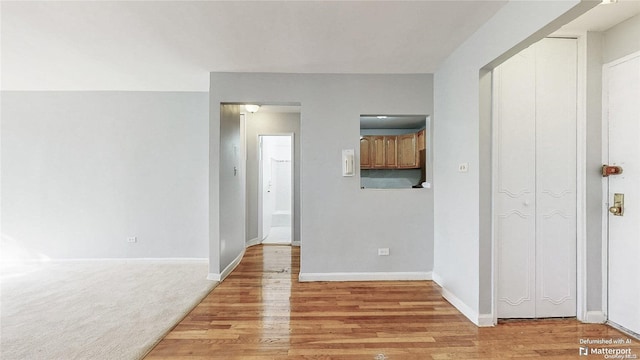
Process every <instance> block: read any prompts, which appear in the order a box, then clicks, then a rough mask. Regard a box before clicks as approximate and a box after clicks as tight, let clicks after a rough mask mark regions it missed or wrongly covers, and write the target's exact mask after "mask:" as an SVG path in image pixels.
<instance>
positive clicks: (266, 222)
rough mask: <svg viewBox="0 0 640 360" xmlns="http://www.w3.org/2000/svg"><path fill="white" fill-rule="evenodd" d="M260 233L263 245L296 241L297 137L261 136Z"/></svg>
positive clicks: (282, 135)
mask: <svg viewBox="0 0 640 360" xmlns="http://www.w3.org/2000/svg"><path fill="white" fill-rule="evenodd" d="M258 150H259V157H258V158H259V162H258V165H259V181H258V182H259V197H258V200H259V205H258V223H259V225H258V230H259V238H260V240H261V242H262V243H263V244H291V243H292V240H293V236H294V234H293V213H294V212H293V209H294V192H293V188H294V179H293V168H294V167H293V161H294V155H293V134H276V135H267V134H261V135H258Z"/></svg>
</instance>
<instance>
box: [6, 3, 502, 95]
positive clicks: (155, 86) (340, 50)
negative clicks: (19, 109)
mask: <svg viewBox="0 0 640 360" xmlns="http://www.w3.org/2000/svg"><path fill="white" fill-rule="evenodd" d="M505 3H506V1H504V0H503V1H480V0H475V1H457V0H449V1H38V2H31V1H15V2H12V1H2V2H0V6H1V16H2V18H1V21H2V23H1V26H2V27H1V31H2V55H1V60H2V79H1V85H2V89H3V90H173V91H187V90H195V91H206V90H208V88H209V78H208V73H209V72H211V71H214V72H294V73H432V72H434V71H435V70H436V68H437V67H438V65H439V64H440V63H441V62H442V61H443V60H444V59H445V58H446V57H447V56H448V55H449V54H450V53H451V52H452V51H453V50H454V49H455V48H456V47H457V46H459V45H460V44H461V43H462V42H463V41H464V40H465V39H466V38H468V37H469V36H470V35H471V34H472V33H473V32H475V31H476V30H477V29H478V28H479V27H480V26H481V25H482V24H483V23H484V22H486V21H487V20H488V19H489V18H490V17H491V16H492V15H493V14H495V12H496V11H498V10H499V9H500V7H502V6H503V5H504V4H505Z"/></svg>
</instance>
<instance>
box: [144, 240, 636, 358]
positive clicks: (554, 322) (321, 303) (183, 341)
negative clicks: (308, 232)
mask: <svg viewBox="0 0 640 360" xmlns="http://www.w3.org/2000/svg"><path fill="white" fill-rule="evenodd" d="M299 257H300V254H299V248H296V247H290V246H275V245H269V246H253V247H250V248H248V249H247V251H246V253H245V256H244V258H243V260H242V262H241V263H240V265H239V266H238V267H237V268H236V269H235V270H234V271H233V272H232V273H231V274H230V275H229V276H228V277H227V278H226V279H225V281H223V282H222V283H221V284H220V285H219V286H218V287H217V288H216V289H214V291H213V292H211V294H210V295H209V296H207V297H206V298H205V299H204V300H203V301H202V302H201V303H200V304H199V305H198V306H197V307H196V308H195V309H193V311H191V313H189V314H188V315H187V316H186V318H185V319H184V320H183V321H182V322H181V323H180V324H178V325H177V326H176V327H175V328H174V329H173V330H172V331H171V332H170V333H169V334H167V336H166V337H165V338H164V339H163V340H162V341H160V342H159V343H158V344H157V346H156V347H155V348H154V349H153V350H152V351H151V352H150V353H149V354H148V355H147V357H146V359H149V360H156V359H188V360H198V359H243V360H251V359H253V360H266V359H270V360H271V359H285V358H286V359H369V360H390V359H402V360H405V359H421V360H429V359H433V360H445V359H503V358H520V359H574V358H575V359H579V358H580V357H579V356H578V349H579V347H580V346H581V345H580V339H601V338H604V339H619V338H622V339H625V340H626V339H630V341H631V342H630V343H629V344H627V343H625V344H622V345H603V346H597V345H591V346H595V347H612V348H625V349H626V348H629V349H631V352H632V354H635V355H636V356H637V357H638V358H640V343H639V342H638V341H637V340H633V339H631V338H630V337H628V336H626V335H624V334H622V333H620V332H619V331H617V330H616V329H613V328H611V327H609V326H605V325H598V324H582V323H580V322H578V321H576V320H575V319H544V320H535V321H532V320H529V321H505V322H501V323H500V324H498V326H495V327H491V328H478V327H476V326H475V325H474V324H472V323H470V322H469V321H468V320H467V319H466V318H465V317H464V316H463V315H462V314H460V313H459V312H458V311H457V310H456V309H455V308H454V307H453V306H451V305H450V304H449V303H448V302H446V301H445V300H444V299H443V298H442V296H441V289H440V288H439V287H438V286H437V285H436V284H434V283H433V282H430V281H372V282H312V283H299V282H298V281H297V274H298V272H299ZM583 358H584V357H583ZM588 358H592V359H596V358H603V357H602V356H596V355H590V357H588Z"/></svg>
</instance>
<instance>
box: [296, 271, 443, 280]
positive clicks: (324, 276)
mask: <svg viewBox="0 0 640 360" xmlns="http://www.w3.org/2000/svg"><path fill="white" fill-rule="evenodd" d="M298 280H300V281H301V282H310V281H390V280H395V281H402V280H431V272H366V273H364V272H363V273H359V272H345V273H300V275H299V276H298Z"/></svg>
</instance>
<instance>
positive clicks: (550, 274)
mask: <svg viewBox="0 0 640 360" xmlns="http://www.w3.org/2000/svg"><path fill="white" fill-rule="evenodd" d="M535 51H536V278H537V280H536V283H537V285H536V298H537V301H536V317H559V316H575V315H576V107H577V106H576V100H577V99H576V92H577V89H576V84H577V42H576V40H574V39H545V40H542V41H541V42H539V43H538V44H536V46H535Z"/></svg>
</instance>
